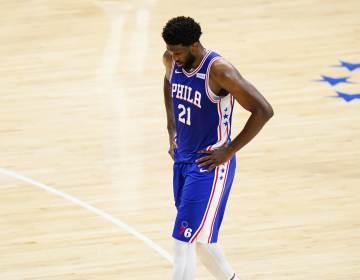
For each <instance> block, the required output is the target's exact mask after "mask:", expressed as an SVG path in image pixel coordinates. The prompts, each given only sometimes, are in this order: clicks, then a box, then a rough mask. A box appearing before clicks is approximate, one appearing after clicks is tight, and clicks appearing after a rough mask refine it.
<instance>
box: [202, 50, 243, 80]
mask: <svg viewBox="0 0 360 280" xmlns="http://www.w3.org/2000/svg"><path fill="white" fill-rule="evenodd" d="M209 74H210V78H211V79H214V80H216V81H224V80H229V79H230V80H232V79H234V78H238V77H240V73H239V71H238V70H237V69H236V68H235V66H234V65H233V64H231V63H230V62H229V61H228V60H227V59H225V58H224V57H222V56H220V57H218V58H217V59H216V60H215V61H214V62H213V63H212V65H211V68H210V73H209Z"/></svg>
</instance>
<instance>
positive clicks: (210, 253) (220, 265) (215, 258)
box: [197, 242, 240, 280]
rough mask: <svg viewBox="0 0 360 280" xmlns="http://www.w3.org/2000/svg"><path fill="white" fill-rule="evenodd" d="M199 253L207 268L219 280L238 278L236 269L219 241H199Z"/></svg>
mask: <svg viewBox="0 0 360 280" xmlns="http://www.w3.org/2000/svg"><path fill="white" fill-rule="evenodd" d="M197 253H198V256H199V258H200V260H201V262H202V263H203V264H204V265H205V267H206V268H207V270H208V271H209V272H210V273H211V274H212V275H213V276H214V277H215V278H216V279H218V280H235V279H236V280H238V279H240V278H238V276H236V274H235V271H234V269H233V268H232V267H231V265H230V264H229V262H228V261H227V259H226V257H225V254H224V252H223V250H222V248H221V246H220V245H219V244H217V243H200V242H197Z"/></svg>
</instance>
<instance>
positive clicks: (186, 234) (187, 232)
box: [179, 221, 192, 238]
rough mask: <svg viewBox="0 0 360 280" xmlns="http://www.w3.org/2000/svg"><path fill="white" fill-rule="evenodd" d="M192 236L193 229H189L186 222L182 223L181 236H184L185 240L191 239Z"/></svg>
mask: <svg viewBox="0 0 360 280" xmlns="http://www.w3.org/2000/svg"><path fill="white" fill-rule="evenodd" d="M191 234H192V229H191V228H189V224H188V222H186V221H182V222H181V226H180V231H179V235H184V237H185V238H190V237H191Z"/></svg>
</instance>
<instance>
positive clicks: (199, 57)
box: [189, 44, 206, 71]
mask: <svg viewBox="0 0 360 280" xmlns="http://www.w3.org/2000/svg"><path fill="white" fill-rule="evenodd" d="M205 55H206V49H205V48H204V47H203V46H202V45H201V44H200V47H199V51H198V53H197V54H196V55H195V56H196V59H195V61H194V63H193V64H192V66H191V69H190V70H189V71H192V70H194V69H196V68H197V67H198V66H199V65H200V63H201V61H202V60H203V58H204V56H205Z"/></svg>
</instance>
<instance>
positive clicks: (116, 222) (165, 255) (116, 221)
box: [0, 168, 173, 263]
mask: <svg viewBox="0 0 360 280" xmlns="http://www.w3.org/2000/svg"><path fill="white" fill-rule="evenodd" d="M0 174H3V175H6V176H9V177H12V178H15V179H17V180H20V181H23V182H25V183H29V184H31V185H33V186H36V187H39V188H41V189H43V190H45V191H47V192H49V193H52V194H55V195H57V196H60V197H62V198H63V199H65V200H67V201H69V202H72V203H74V204H76V205H78V206H80V207H82V208H85V209H86V210H88V211H90V212H92V213H94V214H96V215H97V216H99V217H101V218H103V219H104V220H106V221H109V222H110V223H112V224H113V225H115V226H117V227H119V228H121V229H122V230H124V231H126V232H128V233H129V234H131V235H133V236H135V237H136V238H137V239H139V240H141V241H143V242H144V243H145V244H146V245H148V246H149V247H150V248H151V249H153V250H154V251H156V252H157V253H158V254H159V255H160V256H162V257H163V258H164V259H166V260H167V261H169V262H170V263H173V259H172V257H171V256H170V254H169V253H168V252H166V251H165V250H164V249H163V248H161V247H160V246H159V245H157V244H156V243H155V242H154V241H152V240H151V239H150V238H148V237H146V236H145V235H143V234H142V233H140V232H138V231H137V230H136V229H134V228H133V227H131V226H129V225H128V224H126V223H124V222H122V221H121V220H119V219H117V218H115V217H113V216H112V215H111V214H109V213H107V212H105V211H103V210H100V209H98V208H96V207H94V206H92V205H90V204H89V203H87V202H84V201H82V200H80V199H79V198H77V197H75V196H72V195H69V194H67V193H65V192H62V191H59V190H57V189H55V188H53V187H51V186H48V185H45V184H43V183H41V182H39V181H36V180H34V179H31V178H29V177H26V176H23V175H21V174H18V173H16V172H13V171H10V170H7V169H4V168H0Z"/></svg>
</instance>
